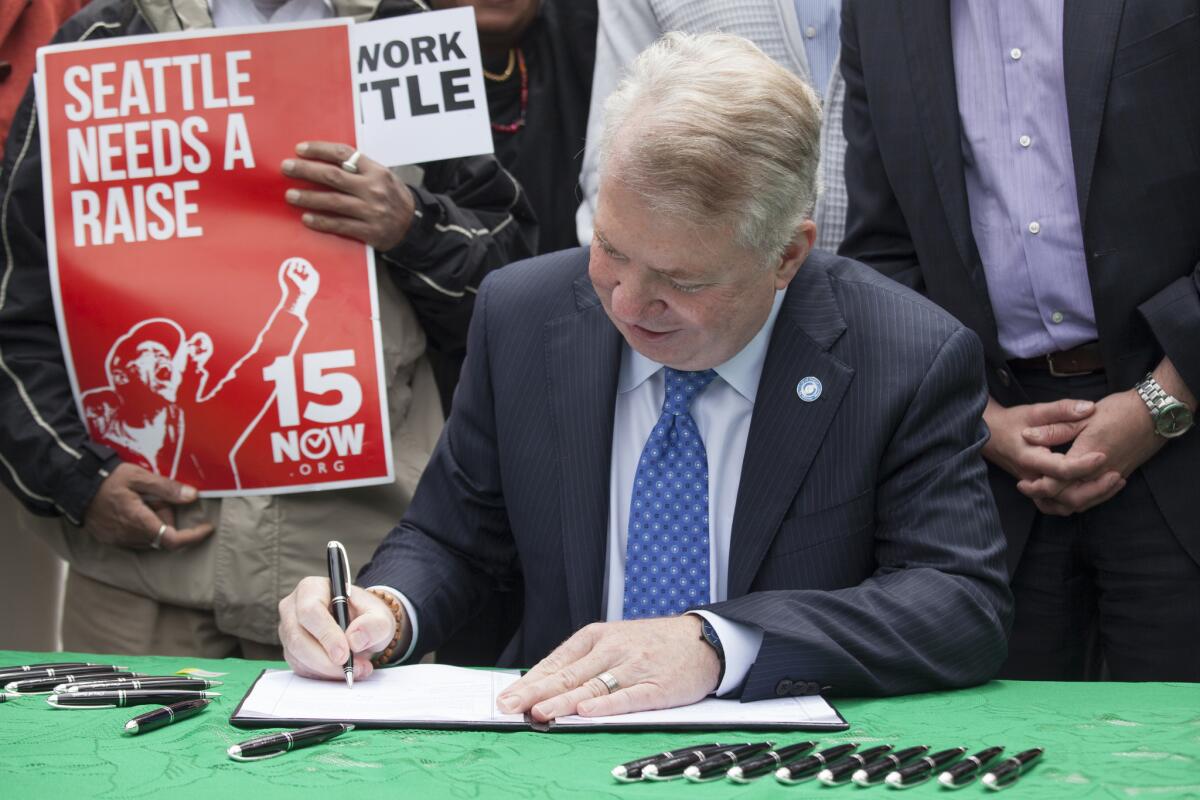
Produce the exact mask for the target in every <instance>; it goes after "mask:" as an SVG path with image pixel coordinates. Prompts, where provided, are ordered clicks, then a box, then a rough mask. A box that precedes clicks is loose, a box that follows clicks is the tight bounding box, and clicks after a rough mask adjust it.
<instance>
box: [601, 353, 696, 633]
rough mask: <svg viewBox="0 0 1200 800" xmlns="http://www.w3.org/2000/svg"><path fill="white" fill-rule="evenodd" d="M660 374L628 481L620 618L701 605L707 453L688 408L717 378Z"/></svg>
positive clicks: (676, 611) (677, 611)
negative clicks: (650, 423) (650, 419)
mask: <svg viewBox="0 0 1200 800" xmlns="http://www.w3.org/2000/svg"><path fill="white" fill-rule="evenodd" d="M664 375H665V377H666V393H665V395H664V397H663V407H662V416H660V417H659V418H658V422H657V423H655V425H654V430H652V431H651V432H650V438H648V439H647V440H646V447H645V448H644V449H643V450H642V457H641V459H640V460H639V461H638V468H637V474H636V475H634V478H633V498H632V501H631V503H630V506H629V535H628V537H627V539H628V541H627V543H626V548H625V604H624V608H623V609H622V616H623V617H624V618H625V619H642V618H644V617H664V616H670V615H672V614H680V613H682V612H684V611H686V610H687V609H689V608H691V607H693V606H696V605H700V604H702V603H707V602H708V454H707V453H705V451H704V440H703V439H701V438H700V431H699V429H698V428H697V427H696V420H694V419H692V413H691V411H690V410H689V409H690V408H691V405H692V401H693V400H694V399H695V398H696V396H697V395H699V394H700V392H702V391H704V388H705V387H706V386H708V384H709V383H711V382H712V380H713V378H715V377H717V373H715V372H713V371H712V370H711V369H709V370H704V371H703V372H680V371H679V370H674V369H671V368H670V367H665V368H664Z"/></svg>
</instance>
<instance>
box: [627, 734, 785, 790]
mask: <svg viewBox="0 0 1200 800" xmlns="http://www.w3.org/2000/svg"><path fill="white" fill-rule="evenodd" d="M763 744H765V745H766V746H767V747H770V746H771V743H770V742H763ZM753 746H754V745H753V744H752V743H749V742H747V743H743V744H730V745H726V746H725V747H722V748H720V749H719V750H709V751H700V750H688V751H686V752H683V753H680V754H679V755H677V756H671V757H670V758H667V759H663V760H662V761H658V762H655V763H654V764H647V765H646V766H644V767H642V777H643V778H649V779H650V780H652V781H666V780H670V779H671V778H678V777H679V776H680V775H682V774H683V771H684V770H685V769H687V768H688V767H690V766H691V765H692V764H698V763H700V762H701V761H703V760H704V759H706V758H710V757H711V756H713V755H715V754H717V753H727V752H729V751H730V750H733V749H735V748H738V747H753Z"/></svg>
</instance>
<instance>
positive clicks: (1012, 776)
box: [983, 747, 1044, 790]
mask: <svg viewBox="0 0 1200 800" xmlns="http://www.w3.org/2000/svg"><path fill="white" fill-rule="evenodd" d="M1043 752H1044V751H1043V750H1042V748H1040V747H1034V748H1032V749H1029V750H1025V751H1024V752H1021V753H1017V754H1016V755H1015V756H1013V757H1011V758H1006V759H1004V760H1003V761H1001V762H1000V763H999V764H997V765H996V766H994V767H992V770H991V771H990V772H988V774H986V775H984V776H983V785H984V786H986V787H987V788H989V789H996V790H1000V789H1005V788H1007V787H1009V786H1012V785H1013V784H1014V783H1016V782H1017V778H1019V777H1021V776H1022V775H1023V774H1025V771H1026V770H1027V769H1029V768H1030V767H1032V766H1033V765H1034V763H1035V762H1037V760H1038V759H1039V758H1041V757H1042V753H1043Z"/></svg>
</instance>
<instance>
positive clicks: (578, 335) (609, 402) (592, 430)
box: [546, 275, 621, 629]
mask: <svg viewBox="0 0 1200 800" xmlns="http://www.w3.org/2000/svg"><path fill="white" fill-rule="evenodd" d="M575 300H576V312H575V313H573V314H569V315H567V316H565V317H560V318H558V319H555V320H552V321H550V322H549V323H547V324H546V360H547V375H546V378H547V384H548V385H547V387H546V391H547V394H548V396H549V397H550V409H551V412H552V415H553V416H552V419H551V423H552V424H553V427H554V440H555V452H556V454H557V456H558V470H559V472H558V478H559V483H558V501H559V512H560V513H559V519H560V520H561V524H562V525H563V530H562V531H561V532H560V534H561V536H562V543H563V558H564V568H565V574H566V582H567V595H568V597H569V600H570V615H571V626H572V628H573V629H578V628H580V627H582V626H583V625H586V624H588V623H589V622H595V621H597V620H599V619H600V617H601V612H602V610H601V608H600V599H601V596H602V593H603V591H602V589H603V587H602V582H603V580H604V564H605V560H606V557H605V544H606V542H607V540H608V527H607V521H608V504H609V498H608V494H609V465H610V462H611V459H612V431H613V409H614V407H615V406H614V398H615V397H616V395H617V377H618V373H619V372H620V364H621V335H620V334H619V333H618V332H617V329H616V328H614V327H613V325H612V323H611V322H610V321H609V319H608V316H607V315H606V314H605V313H604V309H603V307H602V306H601V305H600V302H599V300H598V298H597V297H596V293H595V291H594V290H593V289H592V286H591V282H590V281H589V280H588V278H587V276H586V275H584V276H583V277H581V278H580V279H579V280H578V281H576V283H575ZM547 488H548V489H549V488H550V487H547Z"/></svg>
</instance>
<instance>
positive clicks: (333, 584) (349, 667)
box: [325, 541, 354, 689]
mask: <svg viewBox="0 0 1200 800" xmlns="http://www.w3.org/2000/svg"><path fill="white" fill-rule="evenodd" d="M325 558H326V560H327V561H328V562H329V592H330V595H331V598H332V599H331V600H330V601H329V605H330V607H331V608H332V609H333V618H334V619H336V620H337V624H338V627H339V628H341V629H342V632H343V633H345V631H346V628H347V627H349V625H350V589H349V583H350V558H349V557H348V556H347V555H346V548H344V547H342V543H341V542H336V541H334V542H330V543H329V544H327V545H325ZM342 671H343V672H345V673H346V687H347V688H349V689H353V688H354V651H353V650H351V649H350V643H349V642H347V643H346V663H345V665H344V666H343V667H342Z"/></svg>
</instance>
